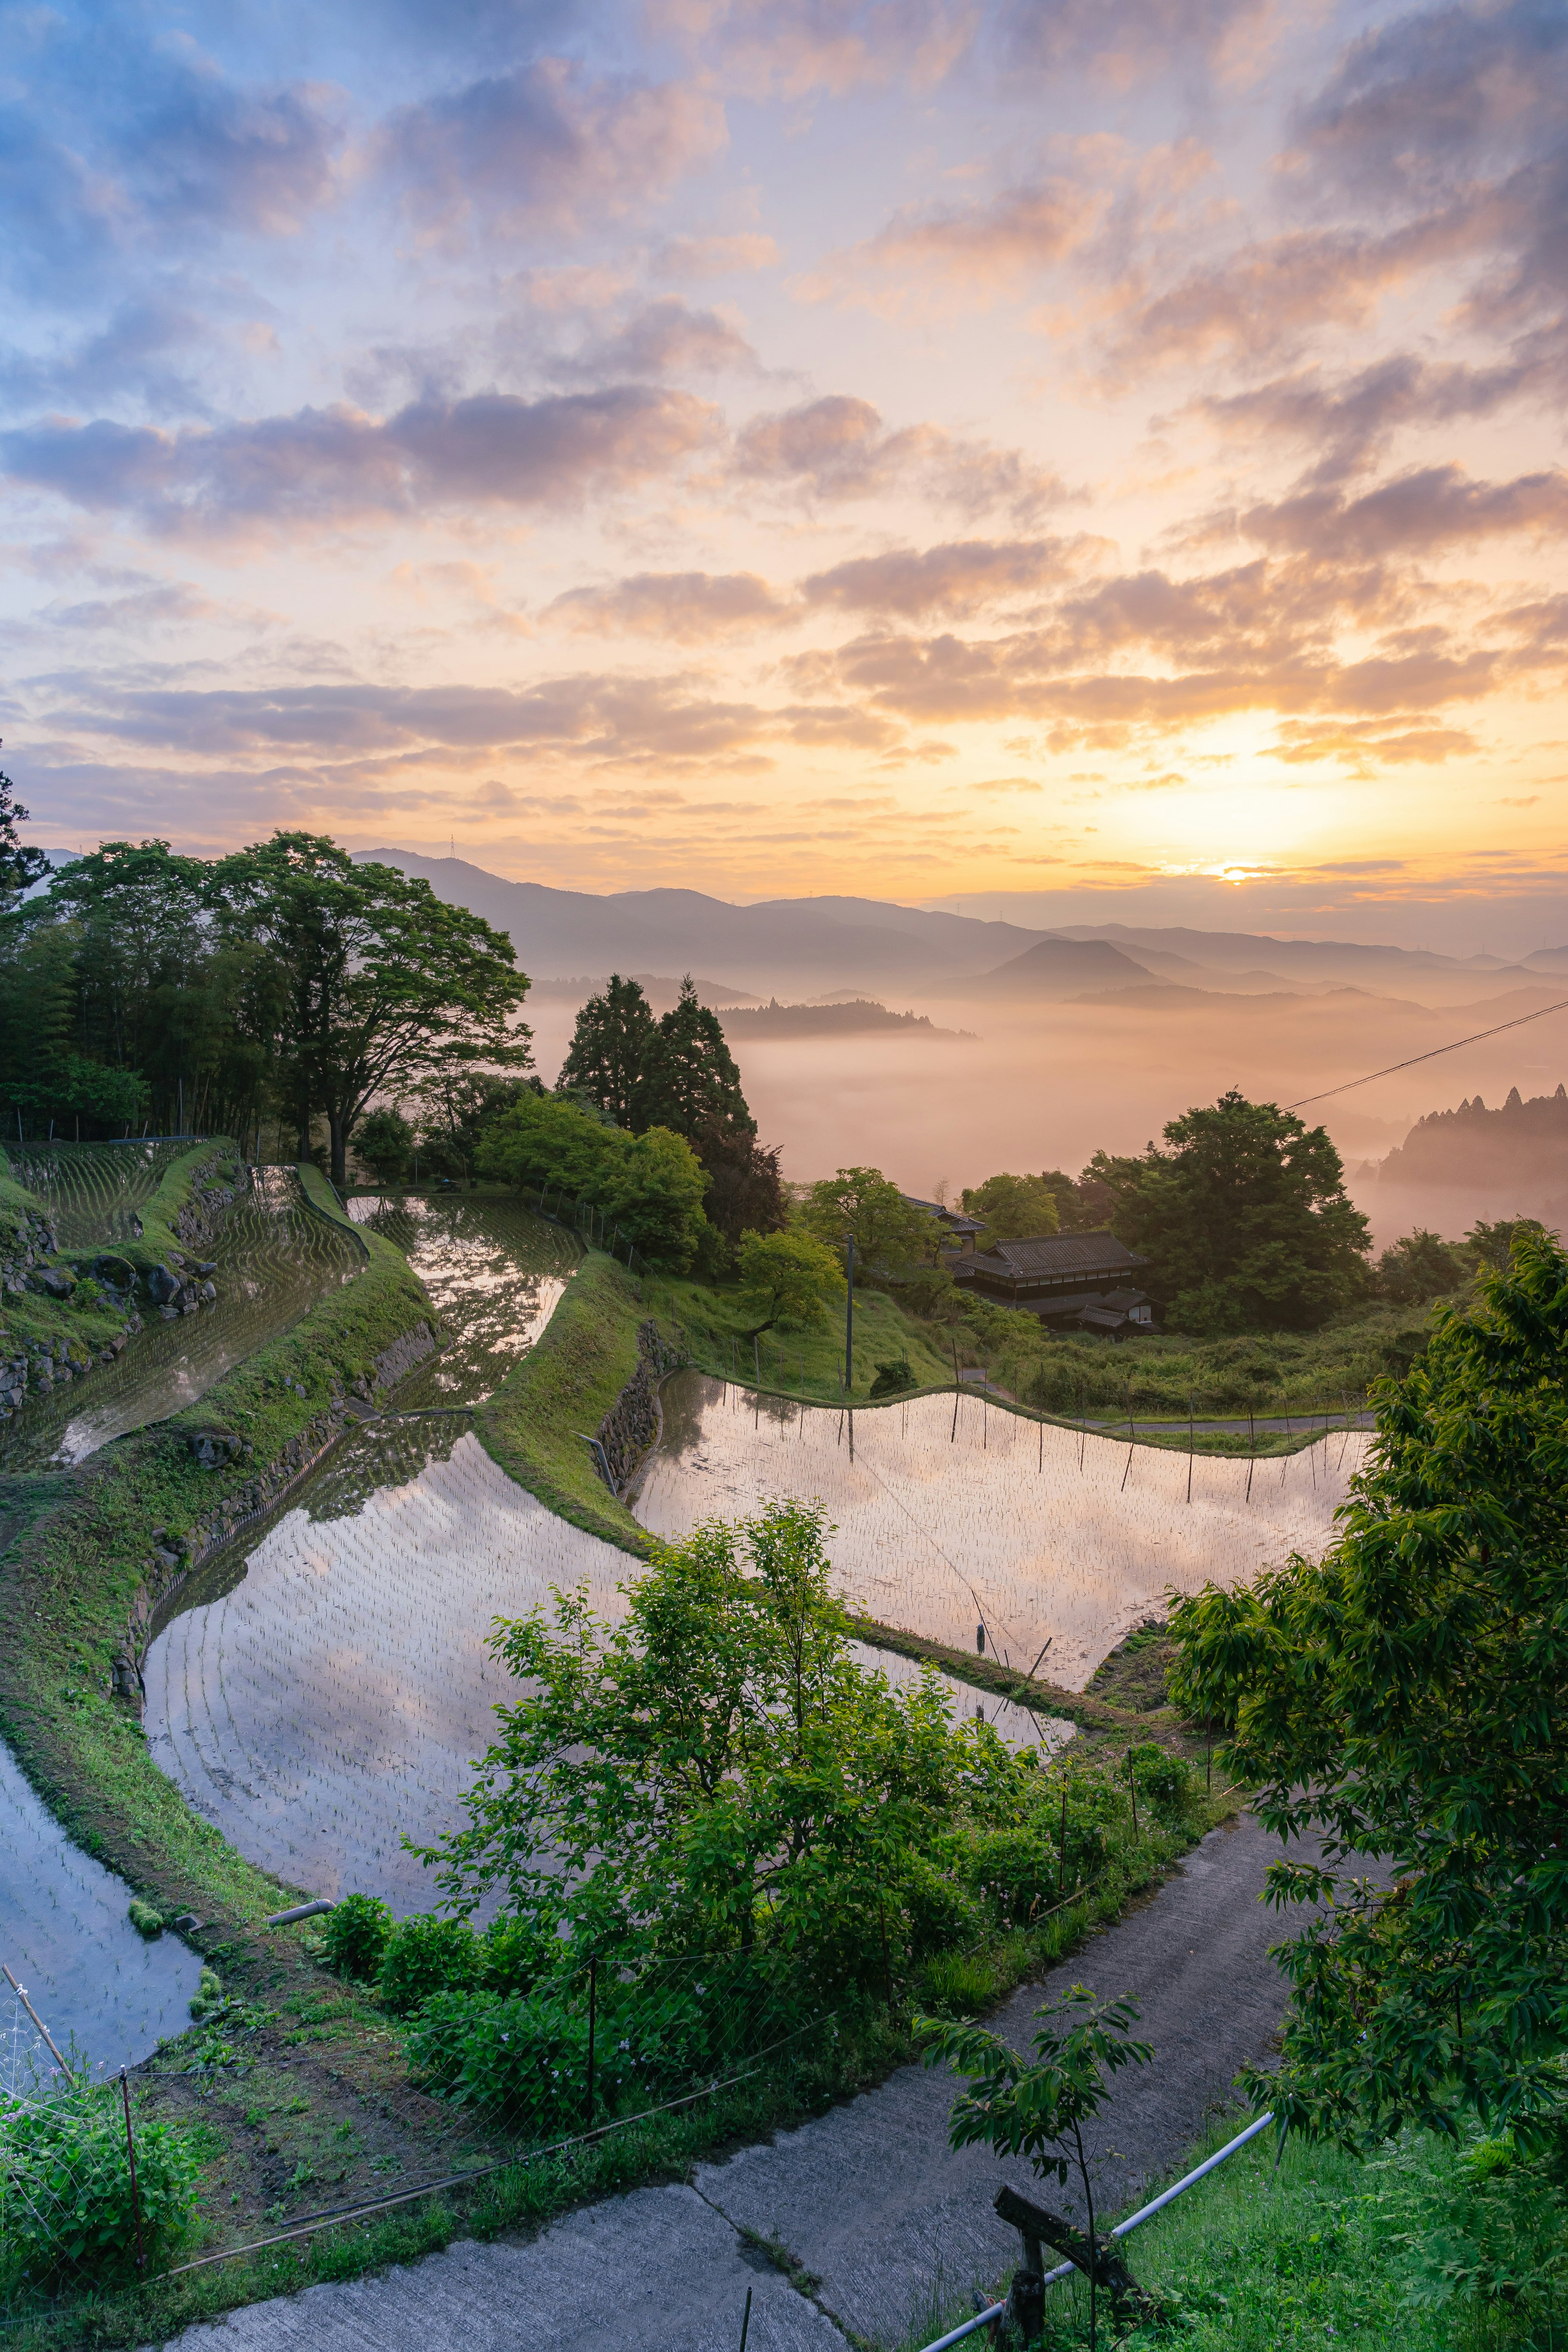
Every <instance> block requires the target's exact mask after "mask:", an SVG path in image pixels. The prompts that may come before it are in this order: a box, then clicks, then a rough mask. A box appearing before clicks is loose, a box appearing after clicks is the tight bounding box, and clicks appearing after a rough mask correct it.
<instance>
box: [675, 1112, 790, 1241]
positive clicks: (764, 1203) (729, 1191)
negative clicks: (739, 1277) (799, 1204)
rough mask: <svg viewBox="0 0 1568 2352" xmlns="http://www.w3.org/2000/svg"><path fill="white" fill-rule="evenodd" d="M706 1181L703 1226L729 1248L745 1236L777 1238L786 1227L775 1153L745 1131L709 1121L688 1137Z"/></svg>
mask: <svg viewBox="0 0 1568 2352" xmlns="http://www.w3.org/2000/svg"><path fill="white" fill-rule="evenodd" d="M691 1148H692V1150H694V1151H695V1152H696V1154H697V1157H698V1158H699V1160H700V1161H701V1162H702V1167H703V1171H704V1173H705V1174H706V1176H707V1178H708V1198H707V1201H706V1202H705V1203H704V1209H705V1213H706V1215H707V1218H708V1222H709V1223H710V1225H712V1226H713V1227H714V1228H715V1230H716V1231H717V1232H719V1233H720V1234H722V1235H723V1237H724V1239H725V1241H726V1242H727V1243H728V1244H729V1245H730V1247H731V1249H734V1248H735V1247H736V1246H737V1245H738V1244H739V1243H740V1241H741V1238H742V1234H748V1233H758V1234H772V1233H777V1232H778V1231H779V1230H780V1229H781V1228H782V1227H783V1226H784V1225H785V1224H787V1223H788V1222H789V1216H788V1210H787V1207H786V1204H785V1201H784V1177H783V1174H782V1172H781V1171H780V1168H779V1154H778V1151H777V1150H776V1149H770V1148H769V1147H768V1146H767V1145H766V1144H763V1143H759V1142H758V1140H757V1139H756V1136H755V1135H754V1134H753V1133H752V1130H751V1129H750V1128H748V1127H743V1126H741V1125H739V1124H730V1125H726V1124H725V1123H724V1122H723V1121H721V1120H718V1119H710V1120H709V1121H708V1122H707V1123H706V1125H704V1126H701V1127H700V1128H699V1129H698V1130H697V1132H696V1134H695V1135H694V1136H693V1137H692V1138H691Z"/></svg>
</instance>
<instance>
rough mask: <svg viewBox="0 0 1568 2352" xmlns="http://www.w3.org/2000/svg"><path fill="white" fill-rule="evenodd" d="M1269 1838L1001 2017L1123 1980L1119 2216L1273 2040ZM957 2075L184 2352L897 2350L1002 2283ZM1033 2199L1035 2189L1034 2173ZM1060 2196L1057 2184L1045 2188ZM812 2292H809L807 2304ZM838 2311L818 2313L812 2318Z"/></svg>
mask: <svg viewBox="0 0 1568 2352" xmlns="http://www.w3.org/2000/svg"><path fill="white" fill-rule="evenodd" d="M1277 1853H1279V1847H1278V1846H1277V1845H1276V1844H1275V1843H1274V1842H1273V1841H1272V1840H1271V1839H1270V1838H1269V1837H1268V1835H1267V1833H1266V1832H1264V1831H1263V1830H1262V1829H1260V1828H1259V1826H1258V1823H1257V1822H1254V1821H1252V1820H1251V1819H1250V1818H1249V1817H1247V1816H1243V1817H1242V1819H1241V1820H1240V1821H1238V1822H1236V1823H1234V1824H1233V1825H1231V1826H1228V1827H1226V1828H1224V1829H1219V1830H1215V1831H1213V1832H1210V1834H1209V1835H1208V1836H1207V1837H1206V1838H1205V1840H1204V1842H1203V1843H1202V1844H1201V1845H1200V1846H1199V1847H1198V1848H1197V1850H1196V1851H1195V1852H1194V1853H1192V1854H1189V1855H1188V1857H1187V1859H1186V1862H1185V1863H1184V1864H1183V1865H1182V1866H1181V1868H1180V1869H1179V1870H1178V1871H1177V1873H1176V1874H1175V1875H1174V1876H1173V1878H1172V1879H1171V1880H1170V1881H1169V1882H1168V1883H1167V1885H1164V1886H1163V1888H1162V1889H1161V1890H1160V1892H1159V1893H1158V1894H1157V1895H1154V1896H1153V1897H1152V1899H1151V1900H1149V1901H1148V1902H1146V1903H1145V1904H1143V1905H1142V1906H1140V1907H1139V1908H1138V1909H1137V1910H1135V1911H1133V1912H1131V1913H1130V1914H1129V1915H1128V1916H1126V1917H1125V1918H1123V1919H1121V1920H1120V1921H1119V1922H1118V1923H1117V1925H1116V1926H1115V1927H1110V1928H1109V1929H1107V1930H1106V1931H1105V1933H1104V1934H1102V1935H1100V1936H1099V1937H1096V1938H1094V1940H1093V1941H1092V1942H1090V1943H1089V1945H1088V1946H1087V1947H1086V1948H1084V1949H1083V1950H1081V1951H1080V1952H1079V1954H1078V1955H1077V1957H1076V1958H1074V1959H1072V1960H1069V1961H1068V1962H1067V1963H1066V1964H1065V1965H1064V1966H1063V1967H1062V1968H1061V1969H1058V1970H1057V1971H1056V1972H1055V1973H1054V1974H1053V1976H1052V1977H1051V1978H1050V1979H1048V1981H1047V1985H1046V1986H1045V1988H1044V1990H1043V1991H1042V1989H1041V1988H1040V1987H1039V1986H1026V1987H1025V1988H1024V1990H1022V1991H1021V1992H1019V1993H1018V1994H1017V1995H1016V1997H1015V1998H1014V2000H1012V2001H1011V2002H1010V2003H1009V2004H1008V2006H1007V2008H1006V2009H1005V2011H1004V2012H1003V2014H1002V2017H1001V2019H1000V2020H999V2021H998V2022H999V2026H1000V2030H1001V2031H1002V2032H1005V2033H1006V2034H1007V2035H1008V2036H1009V2038H1010V2039H1012V2040H1014V2041H1015V2042H1016V2043H1017V2044H1018V2045H1019V2046H1020V2047H1024V2046H1026V2044H1027V2041H1028V2036H1029V2031H1030V2026H1031V2022H1032V2020H1033V2018H1034V2014H1035V2012H1036V2011H1037V2009H1038V2008H1039V2006H1040V2003H1041V2000H1042V1999H1044V1998H1047V1997H1050V1996H1053V1995H1054V1994H1055V1993H1057V1992H1058V1991H1060V1990H1063V1989H1065V1987H1066V1986H1068V1985H1069V1984H1071V1983H1074V1982H1083V1983H1087V1984H1089V1985H1090V1986H1092V1987H1093V1989H1094V1990H1095V1991H1096V1992H1098V1993H1100V1994H1101V1995H1110V1994H1115V1993H1123V1992H1127V1993H1131V1995H1132V1996H1133V1998H1134V1999H1135V2000H1137V2001H1138V2003H1139V2005H1140V2007H1141V2009H1142V2022H1141V2023H1140V2025H1139V2026H1138V2027H1137V2028H1136V2029H1135V2031H1136V2032H1137V2033H1138V2035H1139V2037H1140V2038H1141V2039H1142V2040H1144V2041H1147V2042H1152V2044H1153V2046H1154V2052H1155V2057H1154V2063H1153V2064H1152V2065H1150V2066H1146V2067H1132V2068H1129V2069H1128V2070H1126V2071H1125V2072H1124V2073H1123V2074H1121V2075H1120V2076H1118V2077H1117V2080H1116V2087H1115V2090H1114V2093H1113V2095H1112V2099H1111V2101H1110V2105H1109V2108H1108V2111H1107V2115H1106V2117H1105V2120H1104V2123H1103V2125H1102V2126H1101V2127H1100V2129H1099V2130H1098V2131H1097V2132H1096V2134H1095V2135H1094V2137H1093V2141H1092V2146H1093V2149H1094V2153H1095V2157H1096V2159H1097V2163H1096V2189H1095V2196H1096V2203H1097V2209H1100V2210H1105V2211H1106V2212H1107V2213H1109V2212H1110V2211H1113V2210H1116V2209H1117V2208H1120V2207H1125V2206H1126V2205H1127V2204H1128V2203H1129V2202H1130V2201H1131V2200H1133V2199H1134V2198H1135V2197H1136V2196H1137V2194H1138V2191H1139V2189H1141V2187H1142V2184H1143V2182H1144V2181H1145V2180H1146V2179H1148V2178H1149V2177H1150V2176H1151V2174H1153V2173H1157V2172H1159V2171H1161V2170H1163V2168H1165V2167H1166V2166H1168V2165H1169V2164H1170V2163H1172V2162H1173V2159H1174V2158H1177V2157H1179V2156H1180V2155H1181V2154H1182V2153H1183V2151H1184V2149H1185V2148H1186V2147H1188V2146H1189V2145H1190V2144H1191V2142H1192V2141H1193V2140H1194V2138H1195V2137H1197V2135H1198V2134H1199V2133H1200V2132H1201V2131H1202V2130H1203V2128H1204V2126H1205V2120H1206V2118H1207V2116H1209V2114H1210V2113H1211V2111H1213V2110H1215V2109H1216V2108H1223V2107H1224V2106H1225V2105H1227V2104H1228V2102H1229V2100H1230V2097H1231V2092H1230V2083H1231V2078H1232V2077H1233V2075H1234V2074H1235V2073H1236V2071H1237V2067H1238V2066H1239V2065H1240V2064H1241V2063H1243V2061H1244V2060H1246V2059H1248V2058H1255V2057H1259V2056H1261V2055H1263V2054H1264V2053H1265V2052H1266V2051H1267V2050H1268V2046H1269V2042H1270V2039H1271V2037H1272V2035H1273V2033H1274V2032H1275V2029H1276V2027H1277V2026H1278V2024H1279V2018H1280V2015H1281V2013H1282V2011H1283V2009H1284V2005H1285V1986H1284V1981H1283V1979H1282V1978H1281V1977H1280V1976H1279V1971H1278V1969H1276V1968H1275V1966H1274V1964H1273V1962H1272V1961H1270V1960H1269V1959H1268V1957H1267V1954H1268V1946H1269V1945H1270V1944H1271V1943H1275V1942H1278V1941H1279V1938H1280V1937H1281V1935H1282V1933H1283V1932H1284V1926H1283V1923H1282V1922H1281V1921H1280V1920H1279V1916H1278V1915H1277V1914H1275V1913H1273V1912H1270V1911H1267V1910H1265V1908H1264V1907H1263V1906H1262V1905H1261V1904H1260V1903H1259V1902H1258V1900H1257V1896H1258V1889H1259V1887H1260V1886H1261V1885H1262V1882H1263V1874H1264V1871H1265V1870H1266V1868H1267V1867H1268V1863H1269V1862H1270V1861H1271V1860H1272V1859H1273V1858H1274V1856H1275V1855H1276V1854H1277ZM958 2087H959V2085H958V2084H957V2083H956V2081H955V2080H954V2078H953V2077H952V2076H951V2075H948V2074H934V2073H929V2072H927V2071H926V2070H925V2069H924V2068H921V2067H919V2066H909V2067H904V2068H902V2069H901V2070H900V2072H899V2073H898V2074H895V2075H893V2076H892V2077H891V2078H890V2079H889V2081H888V2082H886V2083H884V2084H882V2085H881V2086H880V2088H879V2089H878V2090H875V2091H869V2092H868V2093H866V2095H864V2096H863V2097H861V2098H858V2099H856V2100H854V2101H853V2102H852V2103H850V2104H849V2105H846V2106H843V2107H837V2108H834V2109H833V2110H832V2111H831V2112H830V2113H829V2114H827V2115H826V2116H818V2117H817V2118H816V2120H815V2121H813V2122H811V2123H809V2124H805V2125H803V2126H801V2128H800V2129H799V2130H797V2131H793V2132H788V2133H784V2134H781V2135H780V2136H779V2137H778V2138H777V2139H776V2140H774V2141H773V2142H771V2143H765V2144H763V2145H762V2146H759V2147H750V2148H746V2149H744V2150H742V2153H741V2154H740V2155H738V2156H735V2157H731V2158H730V2159H729V2160H728V2161H727V2162H726V2163H723V2164H711V2165H704V2166H701V2167H700V2168H699V2169H698V2171H697V2173H696V2175H695V2186H694V2187H692V2188H671V2189H638V2190H637V2191H636V2192H635V2193H634V2194H632V2195H631V2196H628V2197H619V2198H613V2199H610V2200H606V2201H605V2202H604V2203H602V2204H597V2205H593V2206H588V2207H586V2208H584V2210H582V2211H580V2212H576V2213H571V2214H568V2215H566V2216H565V2217H564V2218H563V2220H561V2221H556V2222H553V2223H552V2224H551V2226H550V2227H549V2228H548V2229H546V2230H544V2231H542V2232H541V2233H540V2234H539V2236H537V2237H536V2238H533V2239H532V2240H531V2241H529V2242H516V2243H499V2244H492V2245H486V2246H480V2245H475V2244H472V2243H465V2244H462V2245H458V2246H454V2247H452V2248H451V2249H450V2250H449V2251H448V2252H447V2253H444V2254H435V2255H431V2256H429V2257H428V2258H427V2259H426V2261H424V2262H422V2263H418V2264H416V2265H414V2266H411V2267H409V2268H407V2269H403V2270H393V2271H389V2272H386V2273H383V2274H382V2275H380V2276H379V2277H375V2278H369V2279H362V2280H358V2281H355V2282H353V2284H347V2285H340V2286H314V2287H309V2288H307V2289H306V2290H305V2291H304V2292H303V2293H301V2294H297V2295H289V2296H279V2297H277V2298H275V2299H274V2300H273V2301H271V2302H268V2303H262V2304H252V2305H249V2306H248V2307H247V2309H245V2310H243V2311H238V2312H236V2313H235V2314H234V2315H232V2317H230V2318H228V2319H226V2320H220V2321H215V2322H212V2323H206V2324H203V2325H201V2326H195V2327H190V2328H187V2329H186V2330H185V2332H184V2334H183V2335H182V2336H178V2337H177V2338H175V2345H176V2346H177V2347H178V2352H371V2347H376V2352H382V2347H387V2352H401V2347H405V2346H406V2347H410V2352H448V2347H449V2352H502V2347H506V2352H534V2347H541V2352H542V2347H546V2346H548V2347H551V2352H642V2347H647V2352H653V2347H655V2346H656V2345H657V2346H658V2347H660V2352H733V2347H735V2346H736V2345H737V2344H738V2343H739V2341H740V2323H741V2314H742V2309H743V2307H744V2304H745V2299H746V2289H747V2287H748V2286H750V2287H751V2288H752V2326H751V2334H750V2337H749V2340H748V2347H747V2352H796V2347H799V2352H843V2346H844V2338H843V2336H841V2335H840V2334H839V2332H838V2329H837V2327H836V2326H834V2325H833V2324H832V2320H833V2319H837V2320H838V2321H840V2322H841V2323H842V2324H843V2325H844V2326H845V2327H847V2328H848V2329H850V2330H852V2331H853V2332H854V2333H855V2334H856V2335H858V2336H862V2337H867V2338H871V2339H873V2340H876V2341H879V2342H881V2343H897V2342H898V2340H899V2339H900V2336H902V2334H903V2332H904V2330H905V2327H906V2326H908V2325H909V2324H910V2322H911V2321H912V2320H914V2319H915V2318H916V2317H917V2316H918V2315H921V2314H922V2313H923V2312H925V2311H927V2310H929V2309H930V2308H931V2304H932V2300H933V2297H938V2298H940V2295H941V2294H942V2293H943V2292H944V2291H946V2292H951V2291H952V2290H955V2289H956V2290H958V2291H960V2292H963V2291H964V2290H967V2289H968V2288H969V2287H970V2286H971V2285H973V2284H986V2285H989V2284H992V2283H994V2281H996V2280H997V2279H998V2278H1001V2277H1004V2276H1005V2274H1006V2273H1007V2272H1008V2271H1009V2269H1010V2268H1011V2266H1012V2263H1013V2262H1014V2261H1015V2259H1016V2253H1017V2239H1016V2235H1015V2234H1014V2233H1013V2232H1012V2231H1006V2230H1004V2229H1003V2227H1002V2225H1001V2223H1000V2222H999V2221H997V2219H996V2217H995V2214H994V2212H993V2210H992V2207H991V2200H992V2197H993V2195H994V2191H995V2189H996V2188H997V2186H998V2184H999V2183H1000V2181H1001V2180H1002V2179H1013V2180H1015V2181H1016V2184H1017V2186H1018V2187H1020V2188H1023V2189H1027V2188H1028V2187H1029V2186H1030V2183H1031V2176H1030V2174H1029V2172H1028V2168H1027V2167H1026V2166H1024V2165H1016V2166H1006V2167H1005V2166H1002V2165H999V2164H998V2163H997V2161H996V2159H995V2158H994V2157H993V2156H991V2155H990V2154H989V2153H988V2152H986V2151H985V2150H983V2149H973V2148H971V2149H967V2150H965V2151H964V2153H963V2154H962V2155H959V2156H955V2155H953V2154H952V2153H951V2152H950V2150H949V2148H948V2146H947V2118H948V2113H949V2110H950V2109H951V2107H952V2100H953V2097H954V2095H955V2093H956V2091H957V2089H958ZM1036 2190H1037V2193H1040V2192H1039V2190H1038V2187H1037V2184H1036ZM1058 2200H1059V2201H1060V2203H1062V2204H1065V2205H1068V2206H1069V2207H1074V2208H1075V2210H1076V2200H1075V2198H1074V2196H1073V2192H1072V2191H1071V2190H1070V2189H1063V2190H1059V2191H1058V2190H1057V2189H1056V2188H1055V2186H1054V2184H1053V2187H1052V2189H1051V2191H1050V2192H1049V2196H1048V2199H1047V2201H1049V2202H1051V2203H1053V2204H1056V2203H1058ZM742 2229H744V2230H750V2231H754V2232H755V2233H756V2234H757V2235H758V2236H759V2237H763V2238H768V2239H771V2240H773V2241H775V2242H778V2243H779V2244H781V2245H782V2246H783V2247H784V2248H786V2249H787V2250H788V2252H789V2253H790V2254H791V2255H792V2256H793V2257H794V2258H795V2261H796V2262H797V2263H799V2264H800V2265H802V2267H803V2268H804V2269H805V2271H806V2272H808V2273H811V2274H813V2276H814V2277H815V2278H816V2280H817V2281H818V2282H819V2284H817V2286H816V2299H815V2300H808V2299H807V2297H806V2296H805V2295H804V2294H798V2293H797V2292H796V2291H795V2288H794V2287H792V2286H791V2285H790V2284H788V2282H787V2281H786V2279H785V2278H784V2275H783V2274H782V2273H780V2272H779V2271H777V2270H775V2269H774V2268H773V2266H772V2265H771V2264H770V2263H768V2262H767V2260H766V2258H765V2256H763V2255H762V2254H760V2253H758V2252H756V2251H755V2250H754V2249H753V2248H752V2247H751V2246H750V2245H748V2243H747V2242H746V2240H745V2239H744V2238H743V2237H742V2235H741V2231H742ZM819 2306H820V2307H819ZM825 2312H826V2314H829V2315H832V2317H831V2318H829V2317H825V2316H824V2313H825Z"/></svg>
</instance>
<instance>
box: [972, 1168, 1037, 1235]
mask: <svg viewBox="0 0 1568 2352" xmlns="http://www.w3.org/2000/svg"><path fill="white" fill-rule="evenodd" d="M963 1206H964V1208H965V1210H966V1211H967V1212H968V1213H969V1215H970V1216H972V1217H984V1220H985V1233H984V1244H985V1245H986V1246H989V1244H991V1243H992V1242H1016V1241H1024V1240H1026V1239H1028V1238H1029V1237H1030V1236H1031V1235H1034V1234H1054V1233H1055V1232H1056V1231H1057V1228H1058V1223H1059V1222H1060V1209H1059V1205H1058V1200H1057V1194H1056V1191H1055V1188H1054V1187H1053V1186H1051V1185H1049V1184H1047V1181H1046V1180H1045V1178H1044V1177H1043V1176H1007V1175H1002V1176H988V1177H987V1178H986V1179H985V1181H984V1184H976V1185H973V1186H971V1187H967V1188H966V1189H965V1191H964V1192H963Z"/></svg>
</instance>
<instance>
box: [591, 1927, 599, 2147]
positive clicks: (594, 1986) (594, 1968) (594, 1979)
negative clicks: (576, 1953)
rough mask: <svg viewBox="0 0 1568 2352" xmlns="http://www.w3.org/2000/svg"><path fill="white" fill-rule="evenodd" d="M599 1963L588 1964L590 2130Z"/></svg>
mask: <svg viewBox="0 0 1568 2352" xmlns="http://www.w3.org/2000/svg"><path fill="white" fill-rule="evenodd" d="M598 2008H599V1963H598V1961H597V1960H590V1961H589V1963H588V2129H589V2130H590V2131H592V2130H593V2128H594V2033H595V2027H596V2025H597V2023H598Z"/></svg>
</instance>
